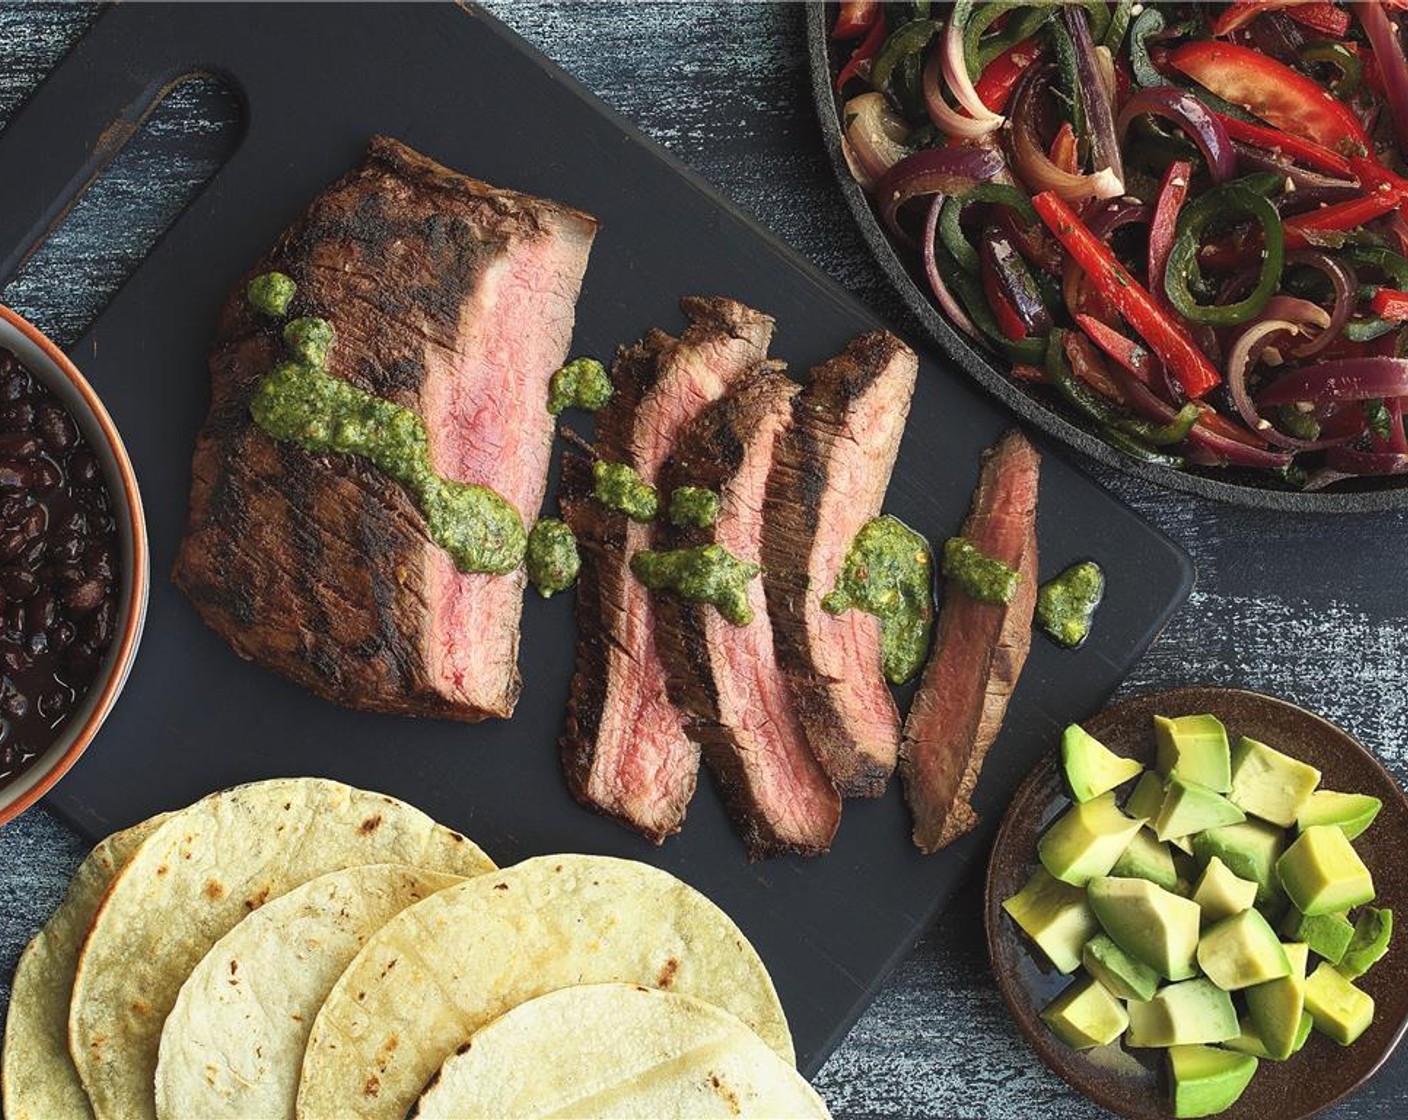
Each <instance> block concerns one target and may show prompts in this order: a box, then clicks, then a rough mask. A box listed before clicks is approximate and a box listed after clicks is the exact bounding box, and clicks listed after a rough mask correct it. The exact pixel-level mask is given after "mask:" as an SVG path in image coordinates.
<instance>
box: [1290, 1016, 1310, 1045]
mask: <svg viewBox="0 0 1408 1120" xmlns="http://www.w3.org/2000/svg"><path fill="white" fill-rule="evenodd" d="M1314 1029H1315V1020H1314V1019H1312V1018H1311V1017H1310V1012H1309V1011H1303V1012H1301V1016H1300V1027H1299V1028H1297V1030H1296V1041H1295V1044H1294V1045H1293V1046H1292V1047H1291V1053H1292V1054H1299V1053H1300V1049H1301V1047H1302V1046H1304V1045H1305V1041H1306V1039H1308V1038H1309V1037H1310V1032H1311V1031H1312V1030H1314Z"/></svg>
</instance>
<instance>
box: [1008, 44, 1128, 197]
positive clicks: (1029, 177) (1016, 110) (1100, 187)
mask: <svg viewBox="0 0 1408 1120" xmlns="http://www.w3.org/2000/svg"><path fill="white" fill-rule="evenodd" d="M1038 70H1040V71H1041V73H1038ZM1050 74H1051V71H1050V70H1049V69H1047V68H1041V67H1036V66H1032V67H1029V68H1028V69H1027V72H1026V73H1025V74H1024V75H1023V76H1022V80H1021V84H1020V85H1019V86H1018V89H1017V92H1016V94H1015V95H1014V97H1013V105H1012V155H1013V162H1014V163H1015V164H1016V167H1017V172H1018V174H1019V175H1021V177H1022V181H1023V182H1024V183H1025V184H1026V185H1027V187H1028V188H1029V189H1030V190H1031V191H1032V192H1033V193H1034V194H1035V193H1039V192H1041V191H1055V192H1056V193H1057V194H1058V195H1060V196H1061V198H1062V199H1064V200H1065V201H1067V202H1083V201H1085V200H1086V199H1087V198H1115V197H1117V196H1119V195H1121V194H1123V193H1124V183H1123V182H1122V181H1121V179H1120V177H1119V176H1118V175H1116V174H1115V173H1114V172H1113V171H1112V170H1111V169H1110V168H1108V167H1103V168H1101V169H1100V170H1099V171H1096V172H1095V173H1094V174H1091V175H1075V174H1072V173H1071V172H1069V171H1062V170H1061V169H1060V168H1059V167H1057V166H1056V165H1055V164H1054V163H1052V162H1051V159H1050V157H1048V156H1047V154H1046V152H1045V150H1044V149H1043V147H1042V143H1041V138H1040V137H1039V136H1038V135H1037V130H1036V126H1037V114H1036V109H1037V104H1036V98H1037V97H1039V96H1043V95H1045V96H1048V97H1049V96H1050V89H1049V82H1048V79H1049V78H1050Z"/></svg>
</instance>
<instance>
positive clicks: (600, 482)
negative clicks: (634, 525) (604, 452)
mask: <svg viewBox="0 0 1408 1120" xmlns="http://www.w3.org/2000/svg"><path fill="white" fill-rule="evenodd" d="M592 492H593V493H595V494H596V497H597V501H599V502H601V504H602V505H605V506H610V507H611V508H612V509H614V510H620V511H621V512H622V513H624V514H625V515H626V516H627V517H629V518H630V519H631V520H632V521H654V520H655V515H656V513H658V512H659V510H660V496H659V495H658V494H656V492H655V487H653V486H651V485H650V484H649V483H648V482H646V481H645V480H644V479H643V478H641V476H640V475H638V474H636V472H635V471H634V470H632V469H631V468H630V466H628V465H627V464H625V463H611V462H608V461H606V460H605V459H598V460H597V461H596V462H595V463H593V464H592Z"/></svg>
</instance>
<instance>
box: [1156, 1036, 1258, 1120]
mask: <svg viewBox="0 0 1408 1120" xmlns="http://www.w3.org/2000/svg"><path fill="white" fill-rule="evenodd" d="M1256 1066H1257V1061H1256V1058H1254V1057H1252V1055H1250V1054H1233V1053H1231V1052H1229V1051H1227V1050H1219V1049H1218V1048H1217V1047H1215V1046H1174V1047H1171V1048H1170V1049H1169V1052H1168V1082H1169V1089H1170V1091H1171V1093H1172V1095H1173V1114H1174V1116H1177V1117H1193V1116H1212V1115H1215V1114H1216V1113H1219V1112H1223V1111H1225V1110H1227V1109H1229V1108H1231V1107H1232V1106H1233V1105H1234V1104H1235V1103H1236V1102H1237V1098H1238V1097H1240V1096H1241V1095H1242V1093H1243V1091H1244V1090H1245V1089H1246V1087H1247V1086H1248V1085H1249V1084H1250V1083H1251V1080H1252V1077H1253V1075H1254V1074H1255V1073H1256Z"/></svg>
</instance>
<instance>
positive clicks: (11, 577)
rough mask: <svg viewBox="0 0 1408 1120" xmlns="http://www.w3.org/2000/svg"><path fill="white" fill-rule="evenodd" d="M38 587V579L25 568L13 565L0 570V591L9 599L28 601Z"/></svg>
mask: <svg viewBox="0 0 1408 1120" xmlns="http://www.w3.org/2000/svg"><path fill="white" fill-rule="evenodd" d="M38 586H39V579H38V577H36V576H35V574H34V573H33V572H32V571H30V570H28V569H26V568H19V567H15V566H13V565H11V566H10V567H8V568H0V591H4V592H5V594H6V595H8V596H9V597H10V598H11V599H28V598H29V597H30V596H31V595H33V594H34V592H35V589H36V588H37V587H38Z"/></svg>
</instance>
